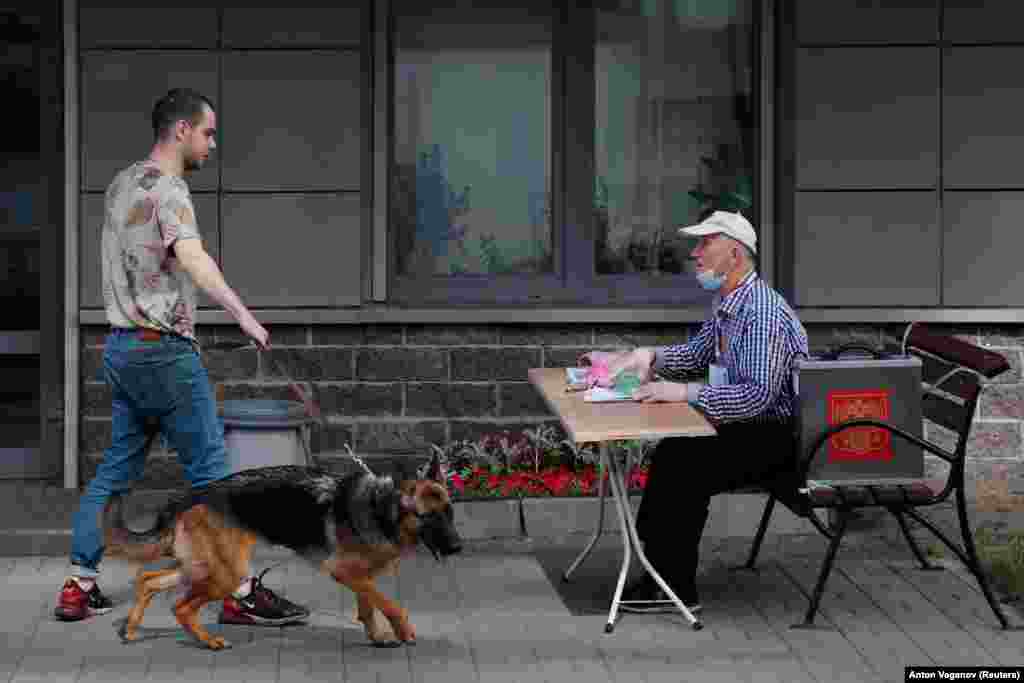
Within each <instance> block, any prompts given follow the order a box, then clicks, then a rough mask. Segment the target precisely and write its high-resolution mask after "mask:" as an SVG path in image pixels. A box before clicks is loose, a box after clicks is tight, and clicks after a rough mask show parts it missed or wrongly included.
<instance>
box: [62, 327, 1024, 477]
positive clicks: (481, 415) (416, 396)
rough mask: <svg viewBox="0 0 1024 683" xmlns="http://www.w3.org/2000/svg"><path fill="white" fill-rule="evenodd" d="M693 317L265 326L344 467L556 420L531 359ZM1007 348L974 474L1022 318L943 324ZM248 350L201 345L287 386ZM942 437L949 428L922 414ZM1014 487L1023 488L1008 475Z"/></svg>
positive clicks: (1018, 352) (162, 458)
mask: <svg viewBox="0 0 1024 683" xmlns="http://www.w3.org/2000/svg"><path fill="white" fill-rule="evenodd" d="M696 328H697V326H696V325H660V326H649V325H642V326H641V325H625V324H623V325H595V324H566V325H465V324H461V325H455V324H452V325H448V324H437V325H422V324H415V325H414V324H394V325H312V326H310V325H299V326H289V325H271V326H268V329H270V331H271V343H272V346H273V348H272V349H271V351H270V354H271V357H272V358H274V359H276V360H278V361H279V362H280V365H281V366H282V367H283V368H285V369H287V371H288V372H289V373H290V374H291V375H292V376H293V378H294V379H295V380H297V381H299V382H302V383H305V384H307V385H308V384H309V383H315V384H316V387H317V389H318V390H319V397H320V402H321V408H322V409H323V411H324V412H325V413H326V415H327V420H328V429H326V430H324V429H321V428H319V427H317V428H314V430H313V433H312V445H313V452H314V454H315V455H316V457H317V458H318V460H319V461H320V462H322V463H323V464H324V465H327V466H329V467H342V468H343V467H345V466H346V465H347V464H348V461H347V460H346V459H345V458H344V456H343V445H344V444H346V443H348V444H350V445H351V446H352V447H353V449H355V451H356V452H357V453H359V454H360V455H368V456H372V457H379V458H381V459H382V461H387V462H389V463H395V462H402V461H404V460H408V459H410V458H419V457H425V456H427V455H428V454H429V452H430V444H431V443H434V444H438V445H440V444H442V443H444V442H446V441H449V440H452V439H475V438H478V437H480V436H482V435H484V434H487V433H490V432H494V431H500V430H504V429H510V430H518V429H521V428H523V427H535V426H536V425H537V424H541V423H544V424H550V425H552V426H556V427H557V424H558V423H557V420H555V419H554V417H553V416H552V415H551V413H550V412H549V411H548V410H547V408H546V406H545V405H544V403H543V402H542V401H541V399H540V398H539V396H538V395H537V394H536V392H535V391H534V390H533V388H532V387H531V386H530V385H529V383H528V382H527V381H526V376H527V370H528V369H529V368H532V367H564V366H566V365H569V364H572V363H574V362H575V359H576V357H577V356H578V354H580V353H582V352H584V351H587V350H590V349H594V348H601V349H609V350H610V349H615V348H623V347H627V348H628V347H631V346H633V345H656V344H667V343H673V342H677V341H680V340H685V339H686V338H687V336H688V335H689V334H691V333H692V332H694V331H695V330H696ZM807 329H808V334H809V337H810V340H811V349H812V351H814V350H823V349H825V348H827V347H830V346H832V345H834V344H838V343H844V342H848V341H862V342H867V343H869V344H873V345H888V346H893V345H896V344H898V343H899V341H900V339H901V338H902V332H903V329H904V326H903V325H810V324H809V325H807ZM942 329H944V330H946V331H949V332H952V333H954V334H958V335H962V336H963V337H964V338H965V339H968V340H970V341H972V342H974V343H978V344H981V345H983V346H986V347H988V348H992V349H994V350H997V351H999V352H1000V353H1003V354H1004V355H1006V356H1007V358H1008V359H1009V361H1010V364H1011V366H1012V370H1011V371H1010V372H1007V373H1006V374H1005V376H1003V377H1000V378H997V379H996V380H995V381H993V382H991V383H989V384H988V385H987V386H986V387H985V390H984V393H983V394H982V398H981V402H980V407H979V412H978V415H977V416H976V424H975V426H974V429H973V436H972V439H971V442H970V445H969V449H968V457H969V462H968V471H969V473H970V475H971V476H974V477H979V478H991V477H997V478H998V477H1007V478H1010V479H1011V480H1012V481H1014V482H1022V481H1024V464H1022V454H1024V447H1022V428H1024V382H1022V379H1021V366H1022V358H1021V356H1022V351H1024V326H1022V325H986V326H963V325H959V326H946V327H943V328H942ZM105 334H106V328H104V327H100V326H89V327H85V328H84V329H83V334H82V337H81V338H82V349H81V352H82V362H81V368H82V375H81V392H82V393H81V396H82V404H81V405H82V408H81V410H82V412H81V430H80V435H81V437H80V439H81V440H80V448H81V450H80V452H81V467H80V472H81V478H82V481H83V482H84V481H87V480H88V478H89V477H91V476H92V473H93V472H94V471H95V466H96V463H97V462H98V459H99V457H101V456H102V453H103V450H104V449H105V448H106V447H107V446H108V445H109V442H110V393H109V389H108V387H107V386H106V384H105V383H104V382H103V381H102V367H101V366H102V351H103V348H102V345H103V341H104V337H105ZM199 334H200V336H201V339H202V341H203V342H205V343H210V342H212V341H215V340H223V339H238V338H240V333H239V331H238V329H237V327H233V326H205V327H203V326H201V327H200V328H199ZM259 356H260V354H258V353H257V352H256V351H254V350H241V351H207V352H204V360H205V363H206V366H207V368H208V371H209V374H210V377H211V380H212V381H213V382H214V383H215V384H218V385H222V387H223V396H224V398H226V399H236V398H291V397H290V394H289V392H288V389H287V382H286V381H285V379H284V378H281V377H278V376H275V375H274V373H273V370H272V367H270V365H271V364H270V363H268V362H267V361H266V359H261V358H260V357H259ZM925 429H926V435H927V436H929V437H930V438H934V439H936V440H937V441H939V442H940V443H941V442H942V441H943V439H948V436H947V435H944V434H942V433H941V430H940V429H939V428H937V427H934V426H933V425H930V424H927V423H926V425H925ZM182 483H183V479H182V477H181V471H180V468H179V467H178V465H177V462H176V460H175V459H174V457H173V454H170V453H167V452H166V451H158V452H156V453H155V454H154V455H153V456H152V457H151V458H150V460H149V462H148V463H147V468H146V477H145V480H144V481H143V482H142V484H141V485H142V486H144V487H151V488H170V487H176V486H178V485H179V484H182ZM1011 488H1014V489H1017V490H1021V492H1024V486H1021V485H1019V483H1015V484H1014V485H1013V486H1012V487H1011Z"/></svg>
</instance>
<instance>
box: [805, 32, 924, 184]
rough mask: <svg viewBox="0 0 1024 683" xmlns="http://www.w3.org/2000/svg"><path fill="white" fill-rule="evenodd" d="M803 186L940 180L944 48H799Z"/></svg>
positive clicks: (908, 182) (909, 182)
mask: <svg viewBox="0 0 1024 683" xmlns="http://www.w3.org/2000/svg"><path fill="white" fill-rule="evenodd" d="M796 70H797V82H796V109H797V120H796V123H795V135H796V163H797V173H796V183H797V187H798V188H876V187H891V188H930V187H935V185H936V182H937V178H936V175H937V174H936V168H937V152H936V149H937V147H938V115H939V110H938V94H937V93H938V73H939V70H938V51H937V50H935V49H932V48H927V47H877V48H874V47H861V48H821V49H819V48H801V49H798V50H797V66H796Z"/></svg>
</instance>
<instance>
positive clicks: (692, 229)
mask: <svg viewBox="0 0 1024 683" xmlns="http://www.w3.org/2000/svg"><path fill="white" fill-rule="evenodd" d="M679 232H681V233H683V234H686V235H692V236H694V237H701V236H703V235H714V234H715V233H722V234H723V235H728V236H729V237H732V238H733V239H735V240H737V241H739V242H742V243H743V244H745V245H747V246H748V247H750V250H751V251H752V252H754V253H755V254H756V253H757V233H755V232H754V226H753V225H751V224H750V221H748V220H747V219H746V218H744V217H743V214H741V213H740V212H738V211H735V212H734V211H715V212H714V213H713V214H711V215H710V216H708V217H707V218H705V219H704V220H703V221H701V222H700V223H698V224H697V225H690V226H687V227H685V228H679Z"/></svg>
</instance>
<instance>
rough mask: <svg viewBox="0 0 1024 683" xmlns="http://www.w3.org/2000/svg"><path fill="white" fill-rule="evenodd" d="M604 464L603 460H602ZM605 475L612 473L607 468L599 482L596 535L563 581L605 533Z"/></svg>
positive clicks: (563, 576)
mask: <svg viewBox="0 0 1024 683" xmlns="http://www.w3.org/2000/svg"><path fill="white" fill-rule="evenodd" d="M602 464H603V458H602ZM605 475H607V476H609V477H611V472H610V471H609V470H608V468H607V467H605V468H604V472H602V473H601V478H600V480H599V481H598V484H597V486H598V501H597V504H598V505H599V506H600V507H599V508H598V511H597V528H596V529H594V535H593V536H592V537H591V538H590V542H589V543H587V547H586V548H584V549H583V552H581V553H580V554H579V556H578V557H577V558H576V559H575V560H574V561H573V563H572V564H571V565H569V568H568V569H566V570H565V573H564V574H562V581H568V580H569V577H570V576H572V573H573V572H574V571H576V569H577V567H579V566H580V565H581V564H583V561H584V560H585V559H587V556H588V555H590V551H591V550H593V549H594V545H595V544H597V539H598V538H600V537H601V533H602V532H603V531H604V502H605V496H606V494H607V493H608V488H607V487H606V486H605V483H604V479H605Z"/></svg>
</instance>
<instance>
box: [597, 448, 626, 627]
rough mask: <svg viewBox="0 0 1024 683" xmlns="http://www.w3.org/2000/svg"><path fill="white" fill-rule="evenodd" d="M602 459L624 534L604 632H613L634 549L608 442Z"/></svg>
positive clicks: (620, 526)
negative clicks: (613, 591)
mask: <svg viewBox="0 0 1024 683" xmlns="http://www.w3.org/2000/svg"><path fill="white" fill-rule="evenodd" d="M601 461H602V462H603V463H604V464H605V468H606V469H607V471H608V483H609V484H610V485H611V487H612V498H614V499H615V506H616V508H617V509H618V513H619V515H618V516H619V530H620V532H621V534H622V569H621V570H619V578H618V580H617V581H616V582H615V593H614V594H613V595H612V606H611V609H609V610H608V622H607V623H606V624H605V625H604V632H605V633H611V632H612V629H614V628H615V621H616V619H618V616H619V604H620V603H621V602H622V589H623V588H624V587H625V585H626V576H627V575H628V574H629V565H630V563H631V562H632V560H633V557H632V550H633V543H632V542H631V540H630V539H631V538H632V537H631V536H630V535H629V530H628V529H627V519H629V518H627V517H626V516H625V515H624V514H623V512H622V506H623V501H622V497H621V494H620V491H619V486H618V485H619V481H618V472H617V471H616V469H615V467H614V465H612V455H611V450H610V449H609V448H608V445H607V444H601ZM625 505H626V507H627V508H628V507H629V500H626V501H625Z"/></svg>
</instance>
